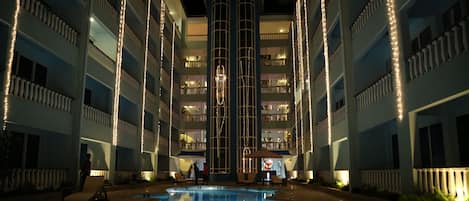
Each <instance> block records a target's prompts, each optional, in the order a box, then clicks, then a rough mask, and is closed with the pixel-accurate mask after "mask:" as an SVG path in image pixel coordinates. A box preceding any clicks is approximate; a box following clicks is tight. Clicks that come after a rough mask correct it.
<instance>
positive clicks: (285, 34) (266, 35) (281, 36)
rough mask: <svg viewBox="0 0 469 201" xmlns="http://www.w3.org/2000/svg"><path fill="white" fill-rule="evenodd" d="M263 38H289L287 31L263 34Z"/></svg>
mask: <svg viewBox="0 0 469 201" xmlns="http://www.w3.org/2000/svg"><path fill="white" fill-rule="evenodd" d="M260 38H261V40H288V34H287V33H278V34H275V33H272V34H261V37H260Z"/></svg>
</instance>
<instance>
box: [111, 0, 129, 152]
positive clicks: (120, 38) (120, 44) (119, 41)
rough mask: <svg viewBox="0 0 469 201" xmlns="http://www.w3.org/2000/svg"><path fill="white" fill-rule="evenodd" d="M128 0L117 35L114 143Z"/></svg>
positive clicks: (114, 142)
mask: <svg viewBox="0 0 469 201" xmlns="http://www.w3.org/2000/svg"><path fill="white" fill-rule="evenodd" d="M126 5H127V0H121V5H120V14H119V32H118V36H117V56H116V69H115V81H114V106H113V113H112V144H113V145H117V124H118V123H119V96H120V85H121V67H122V51H123V47H124V32H125V8H126Z"/></svg>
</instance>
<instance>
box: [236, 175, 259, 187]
mask: <svg viewBox="0 0 469 201" xmlns="http://www.w3.org/2000/svg"><path fill="white" fill-rule="evenodd" d="M255 182H256V173H238V183H240V184H253V183H255Z"/></svg>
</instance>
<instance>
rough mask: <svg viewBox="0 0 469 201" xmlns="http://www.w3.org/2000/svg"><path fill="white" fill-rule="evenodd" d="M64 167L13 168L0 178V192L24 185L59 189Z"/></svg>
mask: <svg viewBox="0 0 469 201" xmlns="http://www.w3.org/2000/svg"><path fill="white" fill-rule="evenodd" d="M66 174H67V170H65V169H13V170H10V171H8V175H7V176H6V177H5V178H3V179H2V180H0V192H11V191H15V190H18V189H21V188H24V187H26V186H28V187H31V186H33V187H34V189H35V190H46V189H55V190H57V189H59V188H60V186H61V185H62V184H63V183H64V182H65V181H66V178H67V177H66Z"/></svg>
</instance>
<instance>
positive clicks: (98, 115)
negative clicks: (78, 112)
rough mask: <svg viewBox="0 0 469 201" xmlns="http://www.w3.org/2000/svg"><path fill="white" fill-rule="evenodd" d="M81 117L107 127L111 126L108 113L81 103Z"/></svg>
mask: <svg viewBox="0 0 469 201" xmlns="http://www.w3.org/2000/svg"><path fill="white" fill-rule="evenodd" d="M83 117H84V118H85V119H88V120H90V121H93V122H95V123H97V124H99V125H102V126H105V127H108V128H110V127H111V126H112V121H111V115H110V114H108V113H105V112H103V111H101V110H98V109H96V108H94V107H91V106H89V105H83Z"/></svg>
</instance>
